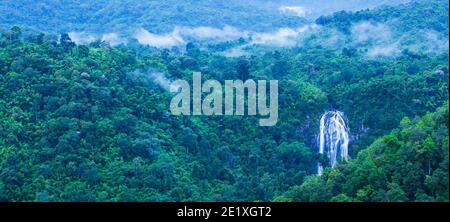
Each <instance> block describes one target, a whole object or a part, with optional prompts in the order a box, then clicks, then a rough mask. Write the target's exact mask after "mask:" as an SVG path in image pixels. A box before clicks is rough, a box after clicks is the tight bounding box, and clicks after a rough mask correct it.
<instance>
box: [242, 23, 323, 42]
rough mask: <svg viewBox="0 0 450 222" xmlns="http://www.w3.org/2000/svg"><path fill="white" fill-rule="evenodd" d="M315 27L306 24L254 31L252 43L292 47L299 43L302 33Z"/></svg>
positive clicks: (308, 31) (315, 27)
mask: <svg viewBox="0 0 450 222" xmlns="http://www.w3.org/2000/svg"><path fill="white" fill-rule="evenodd" d="M316 29H317V26H315V25H307V26H303V27H300V28H297V29H291V28H280V29H278V30H276V31H275V32H263V33H254V34H253V35H252V37H251V38H252V41H251V42H250V44H253V45H268V46H276V47H293V46H296V45H297V44H298V43H299V37H300V36H301V35H302V34H304V33H310V32H312V31H314V30H316Z"/></svg>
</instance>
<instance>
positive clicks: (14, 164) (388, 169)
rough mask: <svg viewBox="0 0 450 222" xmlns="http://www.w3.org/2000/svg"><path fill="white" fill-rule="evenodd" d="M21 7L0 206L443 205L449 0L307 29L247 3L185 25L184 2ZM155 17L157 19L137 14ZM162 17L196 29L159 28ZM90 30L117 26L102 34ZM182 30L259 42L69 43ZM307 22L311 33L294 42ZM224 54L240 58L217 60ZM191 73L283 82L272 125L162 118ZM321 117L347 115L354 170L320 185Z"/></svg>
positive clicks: (7, 60)
mask: <svg viewBox="0 0 450 222" xmlns="http://www.w3.org/2000/svg"><path fill="white" fill-rule="evenodd" d="M24 2H28V1H24ZM29 2H30V3H29V4H24V3H19V2H16V1H2V2H1V3H0V12H2V13H1V14H2V16H0V30H1V39H0V92H1V93H0V201H448V188H449V186H448V138H449V133H448V112H449V111H448V106H449V104H448V80H449V79H448V78H449V69H448V62H449V57H448V56H449V55H448V33H449V32H448V6H449V5H448V2H447V1H443V0H423V1H414V2H411V3H407V4H402V5H395V6H382V7H377V8H374V9H370V10H366V9H364V10H361V11H353V12H352V11H338V12H335V13H333V14H329V15H324V16H319V17H317V18H314V19H311V18H303V17H296V16H292V15H287V16H282V15H280V13H279V12H278V11H274V12H267V10H268V7H269V6H268V5H267V4H261V6H260V7H253V1H250V2H248V3H242V2H240V1H231V2H230V3H229V4H227V3H224V2H221V1H218V2H216V1H203V2H202V3H199V4H198V5H196V7H200V8H202V7H203V9H202V11H204V12H205V14H200V15H197V14H196V15H195V16H193V15H190V14H189V13H191V14H192V13H194V12H193V11H192V9H190V7H193V4H192V3H191V2H190V1H186V2H184V1H183V3H182V4H181V5H178V6H175V4H172V3H171V2H172V1H167V2H166V1H164V3H156V1H155V2H154V1H151V4H150V3H148V4H147V5H146V6H147V7H149V8H145V7H143V8H139V7H138V6H139V3H138V2H137V1H127V2H128V3H129V4H128V3H127V2H125V3H120V4H125V5H127V4H128V5H129V6H135V7H119V6H118V5H117V4H119V3H118V1H107V2H108V3H106V1H96V2H95V3H92V4H89V3H87V1H80V2H83V4H73V5H67V2H66V1H63V0H61V1H56V2H57V4H56V3H55V4H56V5H54V6H53V8H46V7H50V4H46V2H47V1H42V2H41V3H39V4H37V5H38V6H39V7H32V9H29V10H34V11H33V13H30V14H19V15H15V14H14V13H17V11H13V10H11V9H12V8H17V9H24V8H29V7H31V6H35V5H33V4H32V2H33V1H29ZM176 2H180V1H176ZM238 3H239V4H238ZM62 5H64V7H62ZM269 5H270V4H269ZM166 6H170V7H169V9H167V13H168V14H167V15H159V16H155V17H152V16H151V15H150V14H148V17H146V16H143V15H147V14H146V13H145V12H146V10H147V9H148V10H149V11H151V9H152V8H154V7H164V8H165V7H166ZM116 7H118V8H120V9H121V10H117V11H115V10H114V9H115V8H116ZM178 7H179V8H178ZM124 8H126V10H125V9H124ZM137 8H139V10H137ZM183 8H184V9H183ZM84 9H85V10H88V11H89V12H90V11H92V12H90V13H88V12H86V13H85V14H82V13H80V10H84ZM134 9H136V10H134ZM27 10H28V9H27ZM123 10H125V11H123ZM48 11H51V12H52V13H48ZM162 11H164V10H162ZM173 11H177V12H184V11H185V12H186V13H187V14H185V16H192V17H193V18H194V19H192V20H189V19H187V18H182V17H176V19H170V17H171V16H173V14H170V13H173ZM67 12H70V13H67ZM115 13H119V14H115ZM194 14H195V13H194ZM424 14H426V15H427V16H423V15H424ZM4 15H8V16H4ZM76 15H79V16H76ZM87 15H89V17H84V16H87ZM216 15H220V16H222V17H215V16H216ZM47 16H49V17H47ZM127 16H129V17H127ZM136 16H137V17H140V20H137V21H135V20H134V19H135V17H136ZM50 17H56V18H57V19H52V18H50ZM111 17H114V18H116V19H111ZM117 18H118V19H117ZM36 19H37V20H36ZM100 19H105V20H107V21H109V22H111V23H114V24H110V25H105V27H106V28H105V29H104V30H102V31H99V27H98V26H99V24H98V23H96V22H98V20H100ZM40 20H43V21H40ZM255 20H259V22H258V23H255V22H252V21H255ZM30 21H33V22H34V21H37V22H36V23H35V24H34V23H33V22H30ZM217 21H220V22H219V23H218V22H217ZM268 21H271V22H270V23H269V22H268ZM130 23H134V24H137V25H136V26H133V27H131V26H130ZM264 24H265V25H267V27H266V26H264ZM178 25H180V26H213V27H218V28H223V26H224V25H232V26H233V27H237V28H238V29H239V32H241V30H242V29H248V30H253V31H255V33H253V34H251V35H250V36H245V35H242V36H240V35H238V37H236V38H234V39H226V40H224V41H220V42H217V41H216V42H211V43H208V44H205V43H204V42H201V41H195V39H188V38H185V40H186V41H185V42H183V44H180V45H176V46H174V47H172V46H171V47H154V45H151V44H143V43H142V41H136V39H134V40H132V37H131V36H128V37H127V43H126V44H120V45H117V46H111V45H112V44H110V43H109V42H107V41H101V39H96V40H92V41H89V42H87V43H86V44H76V42H75V41H74V39H71V37H70V35H69V34H68V32H71V31H83V30H89V32H92V33H95V32H98V33H105V32H122V34H123V35H124V36H127V35H128V34H130V33H133V30H131V29H132V28H134V27H144V28H146V29H147V30H151V31H153V32H155V33H157V32H161V33H165V32H169V31H170V30H172V29H173V27H175V26H178ZM303 25H307V26H308V27H311V28H309V29H306V30H307V31H306V32H305V33H306V34H299V33H300V31H295V32H294V34H292V33H293V32H292V30H294V27H298V26H303ZM47 27H48V28H47ZM274 27H289V29H287V28H286V29H281V30H282V31H278V32H274V33H275V34H274V33H272V31H271V30H270V29H274ZM58 32H59V33H58ZM284 32H287V33H288V37H286V35H283V33H284ZM280 33H281V34H280ZM302 33H303V32H302ZM278 34H279V35H278ZM55 36H58V37H57V38H55ZM280 36H281V37H280ZM158 38H159V37H158ZM280 38H281V39H280ZM267 39H269V40H270V41H271V42H272V43H273V42H275V43H276V44H267V45H265V44H262V43H261V42H263V40H267ZM191 40H192V41H191ZM280 45H283V47H280ZM286 46H288V47H286ZM233 50H234V51H239V55H230V54H227V53H226V52H230V51H233ZM234 51H233V52H234ZM193 71H201V72H202V74H203V78H204V79H217V80H219V81H224V80H229V79H243V80H244V79H248V78H252V79H267V80H269V79H276V80H279V120H278V123H277V125H276V126H273V127H260V126H259V125H258V119H259V118H257V117H255V116H174V115H171V113H170V110H169V104H170V100H171V98H172V94H171V93H170V92H168V91H167V90H166V87H167V86H166V85H165V84H167V83H168V82H170V81H172V80H175V79H185V80H189V81H190V80H191V78H192V72H193ZM156 75H157V76H159V77H158V78H155V76H156ZM327 110H341V111H343V112H344V113H345V115H346V117H347V119H348V122H349V127H350V133H351V143H350V156H351V159H350V160H349V161H348V162H345V161H342V162H340V163H339V164H338V165H337V166H336V167H335V168H330V167H326V168H325V171H324V174H323V175H322V176H317V175H316V174H317V163H318V162H320V163H323V164H325V166H326V162H327V157H326V156H325V155H320V154H319V153H318V148H317V133H318V130H319V120H320V117H321V116H322V114H323V113H324V112H325V111H327Z"/></svg>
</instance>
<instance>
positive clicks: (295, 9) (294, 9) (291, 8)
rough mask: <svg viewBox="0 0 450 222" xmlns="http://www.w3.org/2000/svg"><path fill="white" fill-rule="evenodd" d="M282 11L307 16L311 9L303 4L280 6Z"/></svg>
mask: <svg viewBox="0 0 450 222" xmlns="http://www.w3.org/2000/svg"><path fill="white" fill-rule="evenodd" d="M278 11H280V12H281V13H286V14H292V15H295V16H299V17H306V16H307V15H309V14H311V11H309V10H307V9H305V8H304V7H302V6H281V7H279V8H278Z"/></svg>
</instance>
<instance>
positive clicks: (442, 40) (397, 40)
mask: <svg viewBox="0 0 450 222" xmlns="http://www.w3.org/2000/svg"><path fill="white" fill-rule="evenodd" d="M393 27H395V21H388V22H385V23H375V22H369V21H364V22H360V23H357V24H354V25H353V26H352V28H351V45H352V46H353V47H358V48H366V49H367V56H369V57H380V56H381V57H392V56H398V55H400V54H401V52H402V51H403V50H409V51H412V52H416V53H427V54H428V53H441V52H443V51H448V48H449V44H448V37H447V36H444V35H443V34H442V33H439V32H437V31H434V30H425V29H419V30H411V31H409V32H406V33H404V32H400V33H398V32H395V31H394V28H393Z"/></svg>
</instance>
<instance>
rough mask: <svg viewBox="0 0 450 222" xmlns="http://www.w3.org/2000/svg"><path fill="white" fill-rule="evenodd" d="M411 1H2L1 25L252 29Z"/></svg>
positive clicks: (120, 29)
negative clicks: (343, 11) (340, 11)
mask: <svg viewBox="0 0 450 222" xmlns="http://www.w3.org/2000/svg"><path fill="white" fill-rule="evenodd" d="M408 1H409V0H374V1H370V3H367V1H362V0H350V1H344V0H333V1H328V0H327V1H325V0H320V1H305V0H300V1H292V0H282V1H269V0H250V1H244V0H202V1H194V0H187V1H180V0H166V1H139V0H124V1H119V0H98V1H89V0H57V1H54V0H40V1H34V0H22V1H1V2H0V25H7V26H12V25H20V26H21V27H22V28H24V29H26V28H27V29H31V30H39V31H43V30H45V31H47V32H56V33H60V32H71V31H84V32H91V33H99V32H102V33H103V32H120V33H130V32H134V31H135V30H136V29H137V28H145V29H147V30H149V31H151V32H156V33H160V32H168V31H171V30H172V29H173V28H174V27H175V26H193V27H197V26H210V27H220V28H221V27H224V26H233V27H236V28H240V29H247V30H252V31H267V30H273V29H274V28H276V27H297V26H299V25H301V24H304V23H305V22H306V20H308V19H310V18H314V17H317V16H319V15H322V14H329V13H332V12H335V11H339V10H359V9H366V8H373V7H376V6H380V5H393V4H400V3H405V2H408Z"/></svg>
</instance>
